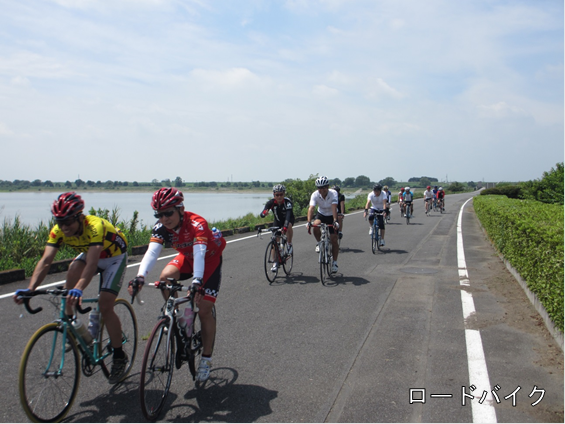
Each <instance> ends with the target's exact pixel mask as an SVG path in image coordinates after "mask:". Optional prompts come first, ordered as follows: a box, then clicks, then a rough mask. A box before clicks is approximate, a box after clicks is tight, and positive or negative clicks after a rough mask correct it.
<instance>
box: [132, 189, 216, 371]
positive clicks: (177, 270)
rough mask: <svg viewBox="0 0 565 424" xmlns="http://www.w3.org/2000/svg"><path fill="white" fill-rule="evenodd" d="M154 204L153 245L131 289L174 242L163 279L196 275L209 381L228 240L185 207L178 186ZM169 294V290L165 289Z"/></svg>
mask: <svg viewBox="0 0 565 424" xmlns="http://www.w3.org/2000/svg"><path fill="white" fill-rule="evenodd" d="M151 207H152V208H153V209H154V210H155V218H157V219H158V221H157V223H156V224H155V226H154V227H153V231H152V233H151V238H150V240H149V247H148V249H147V252H146V253H145V255H143V259H142V260H141V264H140V266H139V271H138V274H137V277H135V278H134V279H133V280H132V281H130V282H129V286H128V291H130V293H131V292H132V289H133V288H134V287H139V289H140V290H141V287H142V286H143V284H144V283H145V278H146V277H147V274H148V273H149V271H151V269H153V267H154V266H155V264H156V262H157V258H158V257H159V254H160V253H161V250H162V249H163V245H164V244H171V245H172V247H173V249H175V250H177V251H178V252H179V254H178V255H177V256H175V257H174V258H173V259H172V260H171V261H170V262H169V263H168V264H167V265H165V268H164V269H163V270H162V271H161V276H160V277H159V280H160V281H164V280H166V279H167V278H174V279H175V280H186V279H188V278H191V277H192V278H193V279H192V285H193V286H196V288H198V293H197V295H196V303H197V304H198V308H199V311H198V317H199V318H200V323H201V324H202V346H203V349H202V357H201V359H200V366H199V367H198V375H197V376H196V379H197V380H198V381H206V380H207V379H208V378H209V377H210V368H211V366H212V352H213V348H214V340H215V337H216V317H215V316H214V304H215V302H216V298H217V297H218V292H219V290H220V283H221V280H222V252H223V251H224V248H225V247H226V240H225V239H224V238H223V237H222V236H220V237H215V236H214V234H213V233H212V231H211V230H210V228H209V227H208V222H206V220H205V219H204V218H202V217H201V216H200V215H197V214H195V213H193V212H188V211H185V209H184V196H183V194H182V192H181V191H179V190H177V189H176V188H174V187H163V188H161V189H159V190H157V191H156V192H155V193H154V194H153V199H152V200H151ZM162 293H163V296H164V297H165V299H166V298H168V296H169V294H168V292H162ZM177 355H179V359H180V361H179V363H181V364H182V360H184V359H186V358H184V357H183V349H178V350H177Z"/></svg>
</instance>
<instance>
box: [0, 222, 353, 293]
mask: <svg viewBox="0 0 565 424" xmlns="http://www.w3.org/2000/svg"><path fill="white" fill-rule="evenodd" d="M361 212H362V211H361ZM361 212H359V211H358V212H352V213H348V214H346V216H347V215H354V214H357V213H361ZM305 225H306V224H301V225H296V226H294V228H298V227H304V226H305ZM254 237H257V234H255V235H252V236H247V237H242V238H238V239H235V240H229V241H226V243H227V244H230V243H235V242H238V241H242V240H248V239H250V238H254ZM177 255H178V253H174V254H172V255H168V256H161V257H160V258H158V259H157V260H158V261H162V260H163V259H169V258H174V257H175V256H177ZM140 264H141V262H138V263H135V264H131V265H128V266H127V268H133V267H136V266H139V265H140ZM64 283H65V280H61V281H57V282H55V283H50V284H45V285H43V286H39V287H38V289H46V288H48V287H53V286H58V285H60V284H64ZM14 294H15V292H13V293H7V294H3V295H0V300H2V299H6V298H8V297H12V296H13V295H14Z"/></svg>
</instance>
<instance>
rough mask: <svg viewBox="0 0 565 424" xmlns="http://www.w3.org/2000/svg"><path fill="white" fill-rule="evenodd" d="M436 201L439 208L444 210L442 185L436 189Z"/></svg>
mask: <svg viewBox="0 0 565 424" xmlns="http://www.w3.org/2000/svg"><path fill="white" fill-rule="evenodd" d="M437 201H438V206H439V207H440V208H441V210H442V211H445V191H443V187H440V188H439V189H438V191H437Z"/></svg>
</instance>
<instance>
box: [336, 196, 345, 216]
mask: <svg viewBox="0 0 565 424" xmlns="http://www.w3.org/2000/svg"><path fill="white" fill-rule="evenodd" d="M337 197H338V199H337V213H345V195H344V194H340V193H339V192H338V193H337ZM341 202H343V209H344V210H341Z"/></svg>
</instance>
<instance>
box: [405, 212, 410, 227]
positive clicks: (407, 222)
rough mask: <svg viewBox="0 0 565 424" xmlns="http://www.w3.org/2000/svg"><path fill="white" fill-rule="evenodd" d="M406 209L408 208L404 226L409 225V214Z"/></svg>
mask: <svg viewBox="0 0 565 424" xmlns="http://www.w3.org/2000/svg"><path fill="white" fill-rule="evenodd" d="M408 209H409V208H406V225H408V224H410V212H409V211H408Z"/></svg>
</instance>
